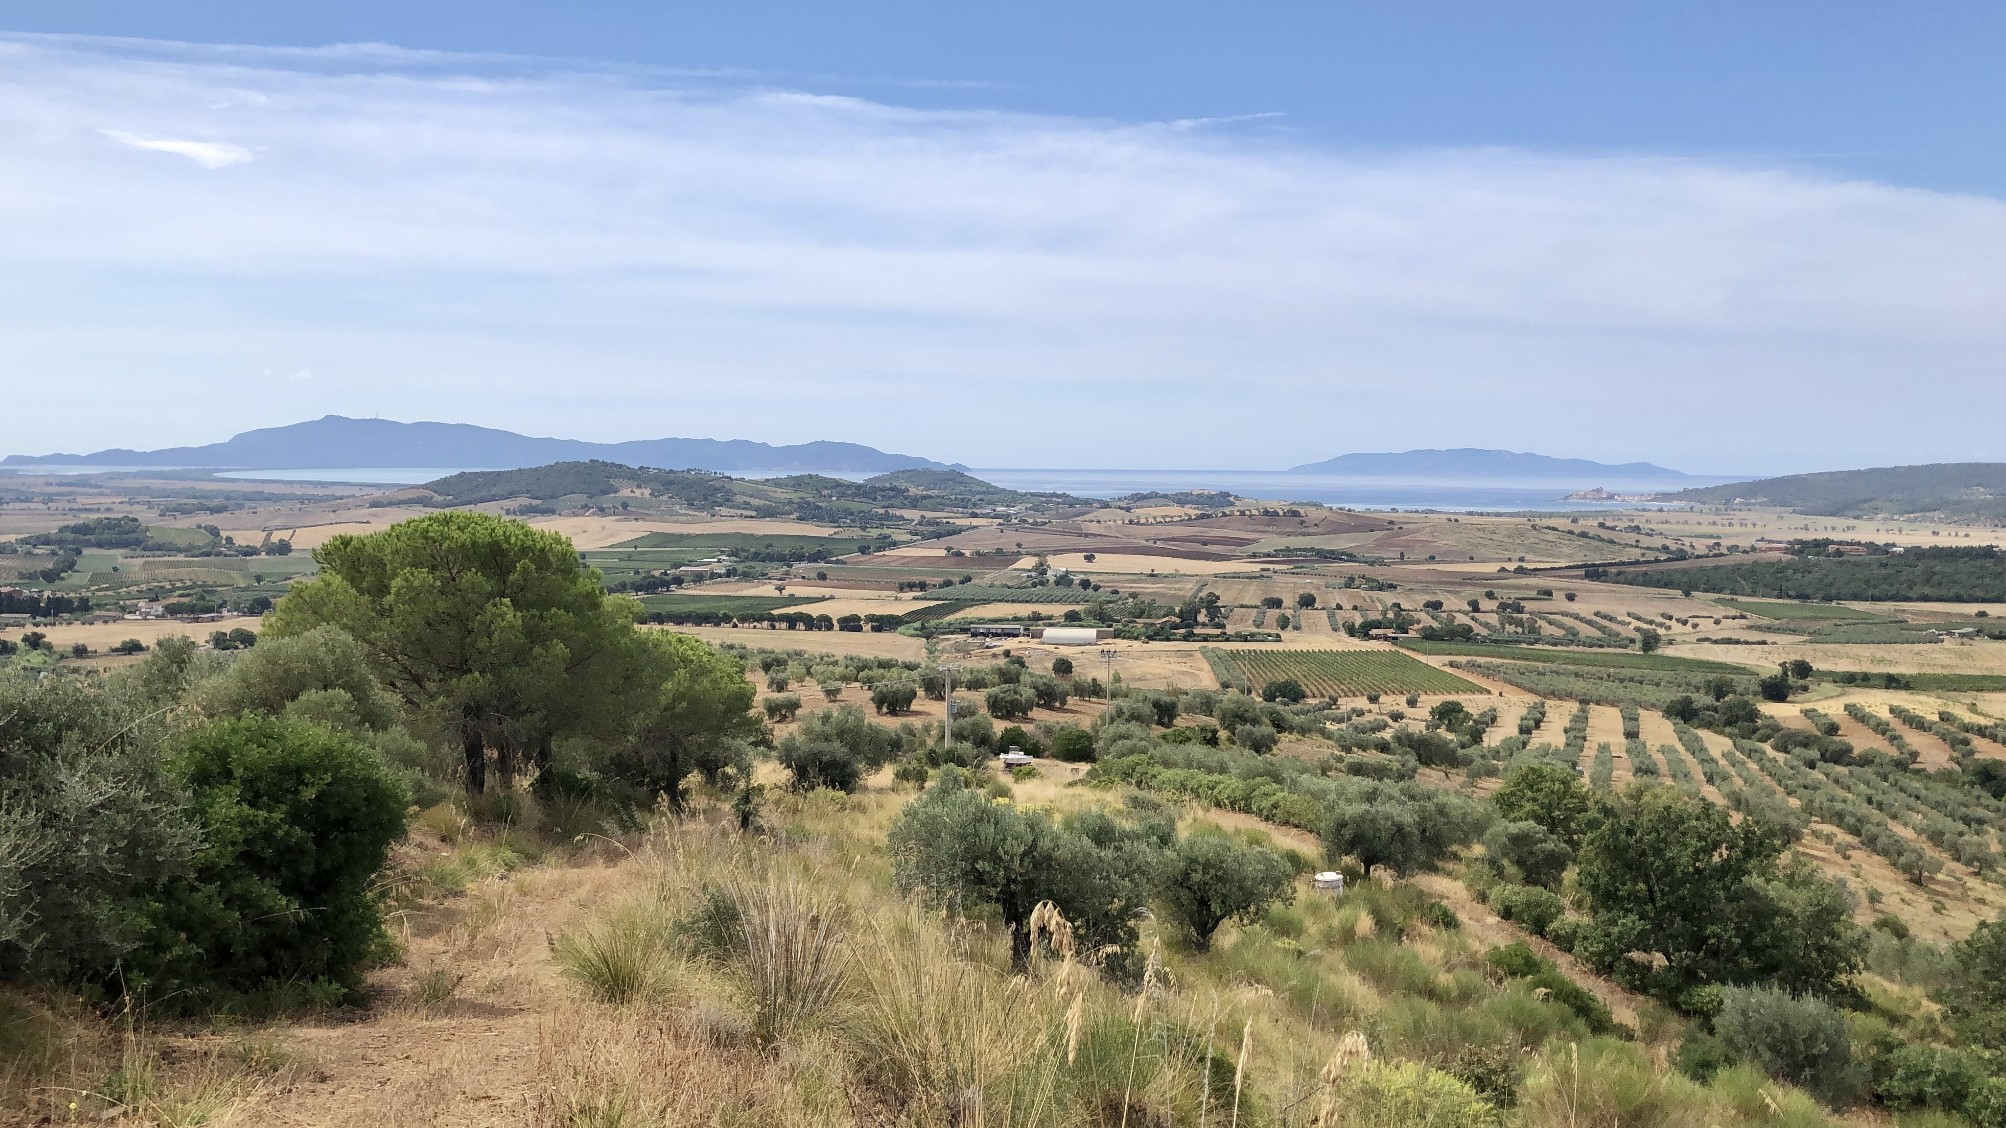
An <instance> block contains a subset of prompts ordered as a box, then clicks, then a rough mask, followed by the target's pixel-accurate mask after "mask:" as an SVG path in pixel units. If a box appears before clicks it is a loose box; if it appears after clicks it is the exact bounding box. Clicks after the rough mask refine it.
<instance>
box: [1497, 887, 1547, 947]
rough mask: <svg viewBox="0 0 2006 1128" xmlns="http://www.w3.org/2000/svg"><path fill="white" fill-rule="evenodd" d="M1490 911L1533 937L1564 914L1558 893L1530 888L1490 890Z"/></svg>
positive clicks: (1541, 932) (1498, 888)
mask: <svg viewBox="0 0 2006 1128" xmlns="http://www.w3.org/2000/svg"><path fill="white" fill-rule="evenodd" d="M1491 908H1493V909H1495V910H1497V914H1498V915H1499V916H1501V917H1503V918H1504V919H1506V920H1508V921H1511V922H1513V923H1514V924H1517V925H1518V926H1519V927H1521V928H1523V929H1525V930H1526V931H1527V932H1530V933H1532V934H1533V935H1535V936H1538V935H1541V934H1543V933H1544V932H1545V931H1546V929H1547V926H1549V925H1551V924H1552V923H1553V922H1554V921H1556V920H1559V919H1560V916H1561V913H1562V912H1564V911H1565V907H1564V906H1563V905H1562V904H1561V902H1560V897H1559V895H1558V894H1556V893H1554V892H1552V891H1551V890H1547V889H1540V888H1538V887H1536V886H1530V885H1500V886H1498V887H1497V888H1496V889H1493V890H1492V891H1491Z"/></svg>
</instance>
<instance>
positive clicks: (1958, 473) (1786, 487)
mask: <svg viewBox="0 0 2006 1128" xmlns="http://www.w3.org/2000/svg"><path fill="white" fill-rule="evenodd" d="M1660 496H1661V498H1662V500H1666V501H1684V502H1691V503H1693V504H1696V505H1728V504H1734V503H1741V504H1749V505H1774V506H1779V507H1782V508H1785V509H1795V510H1798V511H1800V512H1803V513H1809V514H1816V515H1818V516H1823V517H1875V516H1895V515H1903V514H1922V513H1940V514H1942V515H1944V516H1946V517H1963V518H1975V519H1980V520H1997V519H2001V518H2006V462H1939V463H1932V464H1929V465H1924V466H1884V467H1879V468H1876V469H1872V470H1835V471H1831V472H1828V473H1822V474H1793V475H1790V476H1788V477H1783V478H1764V479H1761V480H1759V481H1753V482H1731V483H1729V484H1727V485H1724V486H1701V487H1698V488H1696V489H1690V490H1679V491H1678V492H1676V493H1669V494H1663V495H1660Z"/></svg>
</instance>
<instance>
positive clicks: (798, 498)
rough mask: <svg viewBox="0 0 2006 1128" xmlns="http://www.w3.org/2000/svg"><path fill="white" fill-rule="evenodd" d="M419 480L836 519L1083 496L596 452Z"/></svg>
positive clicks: (910, 473)
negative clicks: (736, 470)
mask: <svg viewBox="0 0 2006 1128" xmlns="http://www.w3.org/2000/svg"><path fill="white" fill-rule="evenodd" d="M419 488H420V489H422V490H424V491H426V492H428V493H430V494H431V495H433V499H434V500H433V501H432V502H430V503H429V504H436V505H440V506H456V505H479V504H482V503H485V502H493V501H506V500H510V499H514V498H527V499H532V500H536V501H556V500H558V499H560V498H581V499H606V498H610V497H613V496H614V495H616V494H619V493H621V492H622V491H629V490H638V491H640V492H643V493H645V494H647V495H649V496H651V497H659V498H674V499H675V500H677V501H678V502H680V503H682V504H684V505H687V506H690V507H693V508H698V509H715V508H717V507H720V506H742V507H745V508H748V509H752V510H754V511H756V512H758V513H759V514H760V515H761V516H780V515H782V514H785V513H792V514H795V515H797V516H802V517H806V518H810V519H815V520H834V521H836V522H837V523H843V522H842V520H841V515H842V514H844V513H848V514H851V515H853V516H855V515H861V514H863V513H867V512H871V511H874V510H878V509H912V508H928V509H972V508H982V507H987V506H1050V505H1060V506H1069V505H1084V504H1090V503H1088V502H1085V501H1083V500H1082V499H1079V498H1074V497H1069V496H1067V495H1065V494H1032V493H1022V492H1019V491H1017V490H1010V489H1004V488H1003V487H1001V486H995V485H991V484H990V483H988V482H985V481H983V480H982V479H980V478H977V477H974V476H973V475H969V474H964V473H962V472H960V471H958V470H946V469H908V470H895V471H892V472H890V473H886V474H879V475H877V476H876V477H873V478H867V479H865V480H864V481H861V482H852V481H848V480H846V479H843V478H831V477H827V476H825V475H821V474H795V475H790V476H788V477H784V478H765V479H743V478H732V477H728V476H725V475H723V474H712V473H707V472H704V471H689V470H652V469H646V468H639V467H633V466H622V465H620V464H618V463H614V462H605V461H600V460H591V461H585V462H555V463H551V464H550V465H548V466H535V467H528V468H524V469H520V470H476V471H468V472H466V473H461V474H453V475H451V476H449V477H445V478H440V479H438V480H437V481H434V482H428V483H426V484H425V485H424V486H422V487H419Z"/></svg>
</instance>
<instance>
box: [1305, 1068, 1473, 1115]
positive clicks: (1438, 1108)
mask: <svg viewBox="0 0 2006 1128" xmlns="http://www.w3.org/2000/svg"><path fill="white" fill-rule="evenodd" d="M1333 1104H1334V1105H1335V1113H1336V1118H1335V1120H1333V1121H1332V1122H1331V1123H1334V1124H1338V1125H1343V1126H1345V1128H1493V1126H1495V1125H1496V1124H1498V1123H1499V1117H1498V1112H1497V1110H1496V1109H1495V1108H1493V1107H1491V1105H1490V1104H1488V1103H1486V1102H1485V1101H1484V1099H1483V1098H1482V1097H1480V1096H1478V1095H1477V1092H1476V1090H1474V1089H1472V1088H1470V1086H1469V1085H1467V1084H1465V1083H1464V1082H1462V1081H1460V1080H1457V1079H1456V1078H1455V1077H1453V1076H1451V1075H1449V1074H1447V1073H1443V1072H1441V1071H1440V1070H1435V1069H1429V1068H1428V1067H1427V1066H1424V1065H1419V1064H1416V1063H1414V1062H1409V1061H1402V1062H1380V1061H1374V1062H1367V1063H1365V1064H1364V1065H1362V1066H1359V1067H1358V1068H1356V1069H1354V1070H1353V1071H1352V1072H1350V1073H1348V1074H1346V1075H1344V1076H1343V1077H1342V1078H1341V1079H1340V1080H1339V1082H1338V1085H1337V1091H1336V1092H1335V1093H1334V1094H1333Z"/></svg>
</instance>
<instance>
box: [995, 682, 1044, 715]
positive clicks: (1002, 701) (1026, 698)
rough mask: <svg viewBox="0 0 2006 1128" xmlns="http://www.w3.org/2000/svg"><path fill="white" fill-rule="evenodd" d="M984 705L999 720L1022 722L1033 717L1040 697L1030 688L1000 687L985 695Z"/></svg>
mask: <svg viewBox="0 0 2006 1128" xmlns="http://www.w3.org/2000/svg"><path fill="white" fill-rule="evenodd" d="M982 704H983V707H984V708H986V709H987V710H988V711H989V715H990V716H992V717H995V718H997V719H998V720H1004V721H1014V720H1021V719H1023V718H1025V717H1028V716H1030V715H1031V710H1032V709H1033V708H1035V707H1036V706H1037V704H1038V695H1037V694H1036V693H1035V692H1034V691H1033V690H1032V689H1031V688H1030V687H1028V686H1022V685H999V686H997V687H996V688H995V689H992V690H990V691H989V692H988V693H986V694H984V695H983V697H982Z"/></svg>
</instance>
